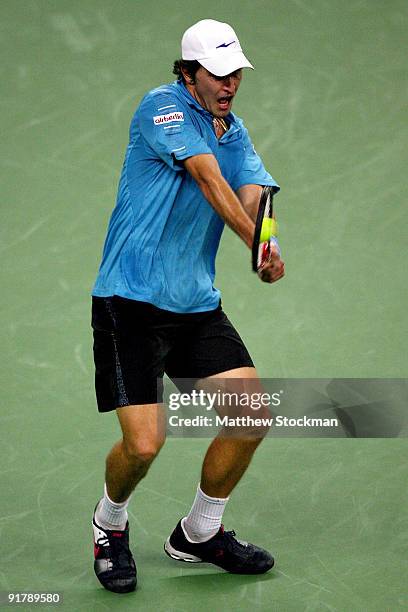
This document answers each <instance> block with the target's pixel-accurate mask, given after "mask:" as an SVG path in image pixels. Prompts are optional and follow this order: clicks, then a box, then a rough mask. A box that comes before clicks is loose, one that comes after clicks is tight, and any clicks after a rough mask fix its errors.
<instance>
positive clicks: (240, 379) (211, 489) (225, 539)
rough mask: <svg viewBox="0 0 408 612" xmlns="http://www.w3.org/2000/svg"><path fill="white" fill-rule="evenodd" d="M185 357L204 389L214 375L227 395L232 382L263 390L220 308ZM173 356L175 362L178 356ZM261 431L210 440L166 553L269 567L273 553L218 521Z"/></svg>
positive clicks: (258, 569)
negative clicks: (236, 535)
mask: <svg viewBox="0 0 408 612" xmlns="http://www.w3.org/2000/svg"><path fill="white" fill-rule="evenodd" d="M185 346H186V347H188V344H185ZM187 355H189V358H188V362H186V364H185V369H184V371H185V372H189V374H187V376H188V377H191V378H199V379H205V381H204V386H205V388H206V389H207V390H208V384H210V388H211V387H212V388H213V389H216V386H217V384H218V382H217V379H218V380H219V382H220V386H221V388H222V390H223V391H224V392H226V393H228V392H229V391H231V392H235V391H236V390H237V386H238V388H241V389H243V390H245V387H246V386H247V387H248V390H249V392H250V393H251V392H261V391H262V389H261V385H260V382H259V379H258V377H257V374H256V370H255V368H254V366H253V363H252V360H251V358H250V356H249V354H248V351H247V350H246V348H245V346H244V344H243V342H242V340H241V338H240V337H239V335H238V333H237V332H236V330H235V329H234V328H233V326H232V325H231V323H230V322H229V320H228V319H227V317H226V316H225V315H224V313H223V312H222V311H221V309H220V308H219V309H218V310H217V311H216V312H215V313H214V314H213V316H212V317H209V318H208V320H207V321H206V324H205V325H203V326H202V329H201V330H200V334H199V336H198V337H197V338H196V340H195V341H194V344H193V346H192V349H191V352H190V353H189V352H188V351H187ZM192 356H193V357H194V359H192ZM177 358H178V359H179V360H180V355H178V356H177ZM187 363H193V367H195V368H196V369H195V370H194V369H191V368H190V370H189V369H188V367H187ZM228 365H230V367H228ZM178 377H179V378H181V376H178ZM175 378H177V376H175ZM201 382H203V381H201ZM230 416H231V412H230ZM257 416H261V415H260V414H259V413H257ZM268 416H270V415H269V413H268ZM266 432H267V428H266V427H262V428H260V429H255V430H253V429H249V430H248V429H245V430H243V431H242V432H239V431H238V432H237V431H236V432H235V434H238V435H225V432H223V433H221V434H220V435H218V436H217V437H216V438H215V439H214V440H213V441H212V443H211V444H210V446H209V448H208V450H207V453H206V455H205V458H204V461H203V466H202V471H201V481H200V484H199V486H198V488H197V493H196V496H195V499H194V502H193V505H192V508H191V510H190V512H189V513H188V515H187V516H185V517H184V518H183V519H182V520H181V521H179V523H178V525H177V526H176V528H175V530H174V531H173V533H172V534H171V536H170V537H169V538H168V539H167V541H166V543H165V552H166V553H167V554H168V555H169V556H171V557H172V558H174V559H178V560H181V561H188V562H191V563H194V562H199V561H207V562H211V563H214V564H215V565H218V566H220V567H222V568H223V569H226V570H227V571H229V572H232V573H248V574H252V573H253V574H255V573H256V574H257V573H264V572H266V571H268V570H269V569H271V567H273V564H274V559H273V557H272V555H270V554H269V553H268V552H267V551H265V550H263V549H261V548H259V547H257V546H254V545H253V544H248V543H242V542H239V541H238V540H236V539H235V538H234V532H225V531H224V529H223V527H222V525H221V521H222V515H223V511H224V508H225V506H226V503H227V501H228V496H229V494H230V493H231V491H232V490H233V488H234V487H235V485H236V484H237V483H238V482H239V480H240V479H241V477H242V475H243V474H244V473H245V471H246V469H247V467H248V465H249V463H250V461H251V458H252V456H253V454H254V452H255V450H256V448H257V446H258V445H259V443H260V442H261V440H262V439H263V437H264V436H265V435H266ZM241 433H242V434H243V435H240V434H241Z"/></svg>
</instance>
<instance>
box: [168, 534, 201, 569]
mask: <svg viewBox="0 0 408 612" xmlns="http://www.w3.org/2000/svg"><path fill="white" fill-rule="evenodd" d="M164 552H165V553H166V555H168V556H169V557H171V558H172V559H175V560H176V561H184V562H185V563H203V560H202V559H200V557H195V556H194V555H191V554H189V553H185V552H181V551H180V550H176V549H175V548H173V546H172V545H171V544H170V538H167V540H166V542H165V544H164Z"/></svg>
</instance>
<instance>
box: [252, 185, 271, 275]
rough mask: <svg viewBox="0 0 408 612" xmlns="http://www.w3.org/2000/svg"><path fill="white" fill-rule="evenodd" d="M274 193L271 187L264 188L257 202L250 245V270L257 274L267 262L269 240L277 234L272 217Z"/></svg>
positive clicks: (269, 247)
mask: <svg viewBox="0 0 408 612" xmlns="http://www.w3.org/2000/svg"><path fill="white" fill-rule="evenodd" d="M274 193H275V191H274V188H273V187H264V188H263V189H262V193H261V197H260V200H259V208H258V214H257V217H256V222H255V234H254V242H253V244H252V270H253V271H254V272H258V271H259V269H260V268H261V267H262V265H263V264H264V263H265V262H266V261H267V260H268V258H269V254H270V250H271V243H270V238H271V237H272V236H276V234H277V226H276V222H275V220H274V219H273V217H272V214H273V194H274Z"/></svg>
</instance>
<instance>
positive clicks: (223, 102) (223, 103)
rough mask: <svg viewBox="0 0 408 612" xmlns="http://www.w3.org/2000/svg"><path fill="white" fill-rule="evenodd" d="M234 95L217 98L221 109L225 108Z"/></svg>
mask: <svg viewBox="0 0 408 612" xmlns="http://www.w3.org/2000/svg"><path fill="white" fill-rule="evenodd" d="M233 97H234V96H224V97H222V98H218V100H217V102H218V104H219V106H220V108H221V110H227V109H228V108H229V106H230V104H231V102H232V99H233Z"/></svg>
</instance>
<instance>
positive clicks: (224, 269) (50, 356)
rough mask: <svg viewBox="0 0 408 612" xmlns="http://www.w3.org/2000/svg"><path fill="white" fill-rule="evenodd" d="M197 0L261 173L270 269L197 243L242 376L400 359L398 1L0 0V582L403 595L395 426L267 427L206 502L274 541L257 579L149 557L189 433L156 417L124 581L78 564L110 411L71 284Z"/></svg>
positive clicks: (158, 545)
mask: <svg viewBox="0 0 408 612" xmlns="http://www.w3.org/2000/svg"><path fill="white" fill-rule="evenodd" d="M208 17H212V18H215V19H219V20H225V21H229V22H231V24H232V25H233V26H234V27H235V29H236V30H237V33H238V35H239V37H240V40H241V43H242V45H243V47H244V50H245V52H246V54H247V55H248V57H249V58H250V60H251V61H252V62H253V63H254V65H255V66H256V71H254V72H252V71H251V72H249V71H247V72H246V73H245V76H244V79H243V83H242V85H241V90H240V92H239V94H238V97H237V100H236V102H235V106H234V111H235V112H236V113H237V114H238V115H240V116H242V117H243V118H244V119H245V122H246V125H247V127H248V129H249V131H250V134H251V136H252V139H253V141H254V144H255V147H256V149H257V151H258V152H259V153H260V154H261V156H262V157H263V159H264V162H265V165H266V166H267V168H268V169H269V170H270V171H271V172H272V174H273V175H274V177H275V178H276V179H277V180H278V182H279V183H280V184H281V187H282V192H281V194H280V195H279V196H278V197H277V198H276V213H277V217H278V220H279V225H280V234H281V238H280V243H281V247H282V250H283V253H284V258H285V261H286V267H287V275H286V278H285V279H284V280H282V281H281V282H280V283H278V284H277V285H276V286H267V285H263V284H262V283H260V281H259V280H258V279H257V278H256V277H255V275H253V274H252V273H251V271H250V259H249V252H248V251H247V249H246V248H245V246H244V245H243V244H242V243H241V242H240V241H239V239H238V238H236V237H235V236H234V235H233V234H232V232H231V231H230V230H226V231H225V235H224V238H223V242H222V246H221V250H220V253H219V257H218V270H217V286H218V287H220V289H221V290H222V295H223V306H224V309H225V310H226V311H227V313H228V314H229V316H230V318H231V320H232V321H233V323H234V324H235V325H236V327H237V328H238V330H239V331H240V333H241V335H242V337H243V338H244V340H245V342H246V344H247V346H248V348H249V349H250V352H251V354H252V356H253V358H254V360H255V363H256V365H257V368H258V371H259V373H260V374H261V376H263V377H265V378H275V377H278V378H279V377H280V378H292V377H297V378H309V377H310V378H340V377H348V378H355V377H356V378H357V377H359V378H365V377H366V378H404V377H406V376H407V355H406V347H407V317H406V304H407V282H406V267H405V262H404V260H403V256H404V254H405V252H406V245H407V229H406V228H407V221H408V219H407V216H408V212H407V206H406V201H407V192H408V190H407V183H406V152H407V140H408V139H407V135H408V127H407V121H406V119H407V116H406V100H407V92H408V78H407V61H406V50H405V49H406V32H407V29H408V7H407V3H406V2H404V1H402V0H390V2H386V3H384V2H379V1H377V0H371V1H369V0H350V1H348V2H340V0H327V1H323V0H310V2H306V1H303V0H293V1H283V0H276V1H270V2H266V1H263V2H262V1H260V0H253V1H252V2H248V1H244V2H232V1H231V0H226V1H224V2H215V1H214V0H209V2H207V3H206V4H205V5H203V4H202V3H199V2H197V0H190V1H187V0H182V1H180V2H177V1H176V2H174V3H173V4H171V3H164V2H146V1H145V0H143V1H136V0H135V1H131V0H117V1H115V2H110V1H107V0H82V1H79V0H19V1H14V0H3V1H2V2H1V4H0V33H1V35H0V46H1V51H2V65H1V77H2V93H1V98H0V100H1V110H2V112H1V124H2V138H1V147H2V150H1V157H0V163H1V184H2V197H1V215H2V223H1V228H0V237H1V243H0V252H1V258H2V266H1V288H2V300H1V314H2V326H1V344H2V363H1V369H0V376H1V389H2V393H1V413H0V427H1V442H2V443H1V464H0V492H1V507H0V538H1V555H0V591H3V592H4V591H37V592H38V591H41V592H56V591H59V592H62V593H63V598H64V601H63V604H62V606H61V607H60V608H56V607H55V609H64V610H67V611H69V612H71V611H72V612H75V611H77V610H83V611H84V612H85V611H89V610H111V609H112V610H142V611H150V610H152V611H153V610H154V611H156V610H157V611H163V612H170V611H174V612H182V611H183V612H184V611H188V612H190V611H192V610H200V611H205V612H207V611H208V612H210V611H215V612H223V611H230V610H231V611H232V610H243V611H246V610H248V611H249V610H251V611H252V610H268V611H269V610H271V611H277V612H286V611H289V612H290V611H292V610H293V611H307V612H315V611H316V612H318V611H319V612H320V611H325V610H330V611H339V612H345V611H346V612H348V611H352V612H354V611H358V612H365V611H378V612H384V611H386V612H394V611H397V610H406V609H407V608H408V599H407V586H406V583H407V580H406V577H407V546H408V516H407V503H408V499H407V487H406V484H407V478H408V469H407V468H408V453H407V443H406V438H404V437H400V438H399V439H285V438H280V439H273V438H270V439H267V440H266V441H265V442H264V443H263V444H262V445H261V447H260V448H259V450H258V451H257V454H256V456H255V458H254V460H253V463H252V465H251V466H250V468H249V471H248V473H247V474H246V475H245V477H244V478H243V480H242V481H241V483H240V484H239V485H238V487H237V489H236V491H235V492H234V494H233V496H232V498H231V501H230V502H229V504H228V506H227V510H226V513H225V516H224V522H225V524H226V528H227V529H232V528H233V529H235V530H236V532H237V535H238V537H240V538H242V539H244V540H245V539H248V540H250V541H253V542H255V543H257V544H260V545H263V546H264V547H266V548H269V549H270V550H272V551H273V552H274V553H275V554H276V558H277V564H276V568H275V569H274V570H272V571H271V572H270V573H269V574H267V575H265V576H262V577H251V576H234V575H229V574H226V573H223V572H221V571H218V570H217V569H216V568H213V567H211V566H202V567H198V568H197V567H185V566H183V565H178V564H177V563H176V562H173V561H172V560H170V559H168V558H167V557H166V556H165V555H164V553H163V550H162V547H163V542H164V540H165V539H166V537H167V536H168V534H169V532H170V531H171V530H172V529H173V527H174V526H175V524H176V522H177V520H178V519H179V518H180V517H181V516H182V515H183V514H184V513H186V512H187V511H188V509H189V507H190V504H191V502H192V500H193V496H194V492H195V488H196V485H197V482H198V478H199V471H200V460H201V457H202V455H203V453H204V451H205V448H206V446H207V445H208V440H205V439H198V440H194V439H176V438H170V439H169V440H168V442H167V445H166V446H165V447H164V449H163V450H162V452H161V455H160V456H159V458H158V459H157V461H156V462H155V463H154V465H153V467H152V469H151V472H150V473H149V475H148V477H147V478H146V479H145V480H144V481H143V482H142V484H141V485H140V486H139V487H138V488H137V490H136V492H135V494H134V497H133V500H132V503H131V506H130V519H131V540H132V547H133V550H134V552H135V556H136V559H137V563H138V568H139V585H140V586H139V588H138V590H137V592H136V593H133V594H129V595H124V596H120V595H115V594H111V593H108V592H106V591H104V590H103V589H102V588H100V586H99V584H98V583H97V581H96V578H95V577H94V575H93V569H92V542H91V529H90V519H91V516H92V511H93V507H94V505H95V503H96V501H97V499H98V498H99V497H100V495H101V491H102V486H103V471H104V457H105V455H106V453H107V451H108V449H109V448H110V447H111V445H112V444H113V442H114V441H115V440H116V439H117V437H118V435H119V428H118V425H117V423H116V420H115V416H114V415H103V416H100V415H98V413H97V411H96V406H95V399H94V392H93V362H92V339H91V332H90V326H89V315H90V299H89V295H90V291H91V288H92V284H93V282H94V278H95V274H96V271H97V267H98V264H99V258H100V254H101V249H102V245H103V240H104V237H105V230H106V225H107V222H108V218H109V214H110V211H111V209H112V206H113V204H114V200H115V194H116V187H117V180H118V176H119V172H120V169H121V164H122V157H123V152H124V148H125V146H126V144H127V131H128V125H129V120H130V117H131V114H132V112H133V110H134V109H135V107H136V105H137V104H138V102H139V100H140V99H141V97H142V95H143V94H144V93H145V92H146V91H147V90H148V89H150V88H152V87H154V86H156V85H158V84H161V83H164V82H168V81H170V80H172V78H173V77H172V75H171V67H172V62H173V60H174V59H176V58H177V57H178V56H179V41H180V38H181V35H182V33H183V31H184V30H185V29H186V28H187V27H188V26H189V25H191V24H192V23H193V22H194V21H197V20H199V19H202V18H208ZM20 607H23V608H24V609H26V610H27V609H35V607H34V606H20Z"/></svg>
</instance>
